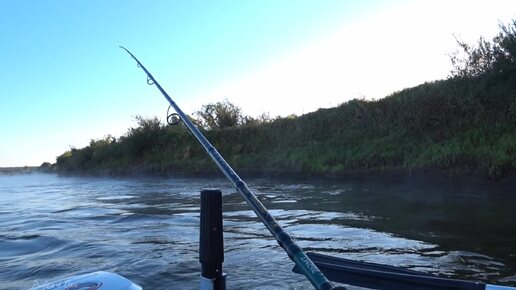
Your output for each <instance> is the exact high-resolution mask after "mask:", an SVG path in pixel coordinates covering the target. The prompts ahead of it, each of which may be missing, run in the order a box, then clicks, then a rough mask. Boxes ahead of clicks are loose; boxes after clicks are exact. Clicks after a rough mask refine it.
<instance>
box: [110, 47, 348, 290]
mask: <svg viewBox="0 0 516 290" xmlns="http://www.w3.org/2000/svg"><path fill="white" fill-rule="evenodd" d="M120 48H122V49H123V50H125V51H126V52H127V53H128V54H129V55H130V56H131V57H132V58H133V59H134V60H135V61H136V63H137V64H138V67H139V68H141V69H142V70H143V71H144V72H145V73H146V74H147V84H149V85H155V86H156V87H157V88H158V90H159V91H160V92H161V94H162V95H163V96H164V97H165V98H166V99H167V101H168V102H169V103H170V106H172V108H174V110H175V111H176V113H177V114H178V115H179V118H180V119H181V120H182V121H183V124H185V126H186V128H188V130H189V131H190V133H192V135H193V136H194V137H195V139H197V141H198V142H199V143H200V144H201V145H202V147H203V148H204V150H206V153H208V155H209V156H210V157H211V159H213V161H214V162H215V163H216V164H217V166H218V167H219V168H220V170H221V171H222V173H224V175H225V176H226V177H227V178H228V179H229V180H230V181H231V182H232V183H233V185H234V186H235V187H236V189H237V191H238V192H240V194H241V195H242V197H243V198H244V199H245V201H246V202H247V204H248V205H249V206H251V208H252V209H253V211H254V213H255V214H256V215H257V216H258V218H260V220H261V221H262V223H263V224H264V225H265V227H267V229H268V230H269V231H270V233H271V234H272V235H273V236H274V238H275V239H276V241H277V242H278V244H279V245H280V246H281V247H282V248H283V249H284V250H285V252H287V254H288V256H289V257H290V259H291V260H292V261H293V262H294V263H295V264H296V266H297V267H299V271H300V272H301V274H304V275H305V276H306V277H307V278H308V280H310V282H311V283H312V285H313V286H314V287H315V289H317V290H330V289H346V288H345V287H342V286H338V287H335V286H334V285H333V284H332V283H331V282H330V281H329V280H328V279H327V278H326V277H325V276H324V274H323V273H322V272H321V271H320V270H319V268H317V266H316V265H315V264H314V263H313V262H312V260H311V259H310V258H309V257H308V256H307V255H306V254H305V252H304V251H303V250H302V249H301V247H299V246H298V245H297V244H296V242H294V240H293V239H292V237H291V236H290V235H289V234H288V233H286V232H285V231H284V230H283V228H282V227H281V226H280V225H279V224H278V222H277V221H276V219H275V218H274V217H273V216H272V215H271V214H270V213H269V211H268V210H267V209H266V208H265V206H263V204H262V203H261V202H260V200H258V198H257V197H256V195H254V194H253V193H252V192H251V190H250V189H249V187H247V184H245V182H244V181H243V180H242V179H241V178H240V177H239V176H238V174H237V173H236V172H235V171H234V170H233V168H231V166H229V164H228V163H227V162H226V160H224V158H223V157H222V155H220V153H219V152H218V151H217V149H215V147H214V146H213V145H211V143H210V142H209V141H208V139H206V137H204V135H203V134H202V133H201V131H199V129H197V127H195V126H194V124H193V123H192V121H190V119H189V118H188V117H187V116H186V115H185V114H184V113H183V111H182V110H181V109H180V108H179V107H178V106H177V105H176V103H175V102H174V101H173V100H172V98H170V96H169V95H168V94H167V92H165V90H164V89H163V88H162V87H161V85H160V84H159V83H158V82H157V81H156V79H155V78H154V77H153V76H152V75H151V73H150V72H149V71H148V70H147V69H146V68H145V67H144V66H143V64H142V63H141V62H140V61H139V60H138V59H137V58H136V57H135V56H134V55H133V54H132V53H131V52H130V51H129V50H128V49H127V48H125V47H123V46H120Z"/></svg>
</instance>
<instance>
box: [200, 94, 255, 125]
mask: <svg viewBox="0 0 516 290" xmlns="http://www.w3.org/2000/svg"><path fill="white" fill-rule="evenodd" d="M195 114H196V115H197V116H198V118H199V120H198V121H199V124H200V125H201V126H202V127H203V128H205V129H208V130H214V129H225V128H231V127H236V126H240V125H242V124H243V123H244V121H245V117H244V116H243V114H242V110H241V109H240V108H239V107H237V106H236V105H234V104H232V103H230V102H229V101H228V100H227V99H225V100H224V101H222V102H217V103H210V104H207V105H203V106H202V108H201V110H199V111H197V112H196V113H195Z"/></svg>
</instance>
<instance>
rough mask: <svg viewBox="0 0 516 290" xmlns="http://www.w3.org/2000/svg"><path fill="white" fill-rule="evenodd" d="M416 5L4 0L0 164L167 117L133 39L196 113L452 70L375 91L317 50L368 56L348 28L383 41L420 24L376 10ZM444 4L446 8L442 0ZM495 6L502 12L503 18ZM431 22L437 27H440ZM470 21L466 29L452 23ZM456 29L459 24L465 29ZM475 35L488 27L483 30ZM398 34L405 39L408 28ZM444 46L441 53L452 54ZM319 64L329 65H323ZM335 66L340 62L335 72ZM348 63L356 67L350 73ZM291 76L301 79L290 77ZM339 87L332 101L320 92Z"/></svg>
mask: <svg viewBox="0 0 516 290" xmlns="http://www.w3.org/2000/svg"><path fill="white" fill-rule="evenodd" d="M430 2H432V1H430ZM411 3H412V2H411V1H401V0H400V1H388V2H387V1H342V0H335V1H331V0H321V1H316V0H313V1H301V0H290V1H287V0H279V1H278V0H260V1H258V0H254V1H252V0H247V1H245V0H244V1H238V0H233V1H130V0H129V1H52V0H49V1H26V0H18V1H0V36H1V42H0V138H1V139H0V140H1V141H0V167H7V166H24V165H39V164H41V163H42V162H43V161H49V162H55V157H56V156H57V155H59V154H61V153H63V152H64V151H66V150H68V149H69V148H70V146H74V147H83V146H85V145H87V143H88V142H89V140H90V139H92V138H100V137H103V136H104V135H107V134H113V135H115V136H120V135H121V134H123V133H124V132H125V131H126V130H127V128H129V127H131V126H134V125H135V123H134V121H133V120H134V117H135V116H136V115H142V116H155V115H158V116H160V117H162V116H163V115H164V114H165V112H166V108H167V104H166V101H165V100H164V99H163V98H162V96H161V95H159V93H158V92H157V90H155V88H153V87H148V86H147V85H146V84H145V76H144V74H143V73H142V72H141V71H140V70H139V69H137V68H136V66H135V64H134V62H133V61H132V60H131V59H130V58H129V57H128V55H126V54H125V53H124V52H123V51H122V50H120V49H119V48H118V45H124V46H125V47H127V48H129V49H130V50H131V51H132V52H133V53H134V54H135V55H136V56H137V57H138V58H139V59H140V60H141V61H142V62H143V63H144V64H145V65H146V66H147V68H148V69H149V70H150V71H151V72H152V73H153V75H154V76H155V77H156V78H157V79H158V81H160V83H161V84H162V86H163V87H164V88H165V89H166V90H167V91H168V92H169V93H170V94H171V95H172V96H174V97H175V99H176V102H177V103H178V104H179V105H180V106H184V109H185V111H186V112H187V113H192V112H193V111H195V110H196V109H198V108H199V106H200V104H203V103H206V102H207V101H217V100H222V99H223V98H224V97H228V98H229V99H230V101H233V102H234V103H236V104H237V105H240V106H241V107H242V108H243V109H244V113H245V112H250V113H252V114H255V113H257V112H258V111H257V110H259V111H269V112H271V113H272V115H277V114H282V115H286V114H289V113H298V114H300V113H303V112H309V111H312V110H315V109H317V108H318V107H325V106H330V105H336V104H338V103H339V102H342V101H345V100H346V99H349V98H353V97H358V96H360V95H361V94H362V93H363V92H366V93H367V94H370V95H372V97H381V96H384V95H385V94H387V92H389V90H390V91H393V90H395V89H401V88H402V87H393V86H405V85H411V84H416V83H418V82H421V81H424V80H431V79H432V78H434V79H435V78H444V77H446V75H445V73H443V72H445V71H446V70H448V69H449V68H448V67H444V66H443V67H441V68H437V69H435V70H433V71H434V74H433V75H422V76H421V77H420V78H419V79H410V82H408V80H409V78H408V77H407V78H404V77H403V76H401V77H399V78H398V79H404V80H407V82H408V83H399V84H398V83H392V82H389V83H391V85H390V86H388V85H385V86H384V87H382V86H381V85H380V84H379V85H378V86H379V87H382V88H383V89H382V90H379V91H370V92H369V91H368V90H369V89H370V88H369V87H370V86H367V85H364V86H363V88H362V87H360V88H353V90H352V91H346V90H345V89H343V87H339V86H338V85H336V84H341V83H342V86H344V84H343V83H345V81H344V80H345V79H346V78H348V74H349V73H350V70H351V68H353V67H352V66H351V64H352V61H350V60H349V59H341V58H340V57H335V56H332V57H328V58H326V59H322V58H320V57H321V55H324V54H328V55H329V53H326V51H332V53H333V54H335V55H338V54H340V51H342V53H341V54H342V55H350V54H351V53H350V52H346V51H344V50H345V49H347V48H352V47H355V48H356V47H358V48H359V49H357V50H356V51H354V53H353V58H354V59H357V58H361V57H365V56H360V55H356V54H357V52H358V51H361V50H363V49H362V48H361V47H360V43H359V42H358V43H357V39H356V38H355V39H352V38H351V36H350V35H361V36H358V37H364V39H363V41H367V39H374V38H378V39H380V40H381V41H384V42H389V40H387V39H382V37H385V36H386V35H387V36H389V34H388V33H386V32H391V33H392V32H394V31H395V30H396V31H398V30H403V27H406V26H408V25H413V26H414V25H415V27H416V28H417V27H418V26H417V25H418V23H407V22H405V23H401V26H399V27H402V28H400V29H398V28H396V27H398V26H391V27H390V28H385V29H390V30H384V28H382V26H383V24H378V23H376V24H375V25H374V26H371V27H368V25H366V24H365V23H369V24H371V23H374V20H375V19H377V20H378V19H389V21H391V20H392V22H393V23H398V24H399V22H396V21H397V20H396V19H395V18H396V17H395V15H398V14H396V13H401V14H400V15H406V14H407V11H410V9H412V8H410V7H415V6H414V4H411ZM490 3H491V2H490ZM510 3H511V2H510V1H501V2H500V3H498V5H496V4H491V5H493V6H499V8H498V9H499V10H497V11H493V12H492V13H491V14H492V15H491V14H490V16H491V18H490V19H489V20H490V21H491V22H489V23H491V24H492V25H491V27H490V28H494V30H495V31H496V28H497V22H496V21H495V20H493V19H495V18H496V19H498V20H506V19H507V17H513V16H514V15H510V14H507V12H504V13H505V14H503V13H502V11H507V10H510V11H516V9H512V8H514V7H509V6H510V5H511V4H510ZM407 5H408V6H407ZM410 5H412V6H410ZM440 5H441V6H440V7H443V8H444V7H446V6H445V2H443V3H441V4H440ZM417 6H420V5H417ZM448 6H449V5H448ZM473 6H474V5H472V7H473ZM436 7H437V8H439V7H438V5H437V6H436ZM407 9H409V10H407ZM511 9H512V10H511ZM477 10H478V12H479V13H480V12H482V11H483V10H485V9H483V8H482V7H480V6H479V8H478V9H477ZM477 10H475V11H477ZM396 11H397V12H396ZM403 11H405V12H403ZM435 11H439V9H437V10H435ZM498 11H500V13H502V14H503V15H502V14H500V16H499V17H495V16H496V15H497V14H496V13H498ZM392 13H394V14H392ZM409 14H410V13H409ZM493 15H494V16H493ZM436 16H437V15H436ZM382 17H383V18H382ZM493 17H495V18H493ZM450 18H451V17H450ZM361 21H362V22H361ZM364 21H365V22H364ZM406 21H410V20H406ZM412 21H417V20H414V19H412ZM423 21H424V20H423ZM384 22H385V21H384ZM466 24H467V22H466ZM435 26H438V25H435ZM361 27H363V28H364V33H362V32H361ZM424 27H425V29H426V28H428V27H430V28H428V29H431V27H434V25H429V24H425V26H424ZM464 27H467V26H457V27H456V28H455V29H456V30H460V29H461V28H464ZM456 30H455V31H452V32H457V33H460V32H461V31H456ZM439 31H440V30H439ZM489 31H490V30H489ZM477 32H478V33H477ZM343 33H344V34H343ZM346 33H347V34H346ZM350 33H351V34H350ZM353 33H358V34H353ZM406 33H407V32H406ZM474 33H475V34H476V36H480V35H481V34H482V31H475V32H474ZM441 34H442V33H441ZM394 36H395V35H393V36H392V37H394ZM389 37H391V36H389ZM401 37H402V38H403V39H407V34H405V35H404V36H401ZM446 37H447V38H446V39H447V40H446V41H448V42H447V43H446V46H445V47H446V48H447V49H448V48H449V47H450V46H449V43H452V42H453V38H452V36H451V33H447V35H446ZM402 38H400V39H402ZM393 39H394V41H396V42H400V41H399V40H398V39H397V38H395V37H394V38H393ZM343 40H345V41H343ZM339 45H341V46H339ZM382 45H384V44H382ZM399 45H403V46H404V47H409V46H407V45H406V44H402V43H401V44H399ZM380 46H381V45H380ZM328 49H330V50H328ZM332 49H333V50H332ZM377 49H378V48H377ZM393 49H398V50H399V47H397V46H396V47H395V46H393ZM410 49H412V50H415V49H417V48H410ZM333 54H332V55H333ZM435 54H436V55H439V57H440V59H444V58H443V54H444V52H442V51H438V52H436V53H435ZM314 55H316V56H317V57H314ZM304 60H306V61H307V62H306V63H304ZM339 61H343V62H342V63H339ZM322 63H324V64H327V65H329V67H328V66H321V67H319V66H318V65H319V64H322ZM331 64H338V69H337V68H335V67H332V66H331ZM347 64H349V65H350V67H349V70H347V71H346V67H347ZM387 65H388V64H387ZM297 66H301V68H300V67H297ZM300 70H302V71H304V70H306V71H314V72H316V73H317V75H318V76H321V75H323V74H322V73H321V72H322V71H326V72H328V73H331V75H328V76H325V77H324V79H325V80H332V79H335V83H332V84H330V83H328V84H325V83H318V82H315V79H316V78H317V77H315V76H311V75H304V74H303V75H297V73H299V71H300ZM318 70H320V71H321V72H318ZM363 73H364V74H365V73H366V72H363ZM276 74H278V75H276ZM355 74H356V70H355ZM287 75H288V76H292V77H295V78H292V79H287V78H286V76H287ZM351 75H352V74H351ZM284 77H285V79H283V78H284ZM373 77H374V76H373ZM428 78H431V79H428ZM306 79H312V80H314V81H313V82H311V81H306ZM369 81H371V76H369ZM274 82H278V83H277V84H275V83H274ZM279 83H281V84H284V85H288V86H289V87H298V88H299V89H300V90H302V91H304V92H310V93H311V94H312V95H313V97H310V96H308V95H307V96H300V95H299V94H300V93H296V92H295V91H289V90H288V89H286V88H282V87H278V86H276V85H279ZM304 83H312V85H313V87H306V88H305V87H303V84H304ZM353 83H360V82H359V81H353ZM323 87H324V88H327V91H325V90H324V89H323ZM264 88H274V92H278V93H280V92H281V101H278V103H277V104H276V103H275V101H276V100H278V98H280V97H279V96H274V94H273V93H271V92H268V91H267V90H263V91H262V89H264ZM314 88H315V89H314ZM318 88H320V90H319V89H318ZM246 89H247V90H248V91H246ZM334 92H335V93H336V97H335V98H334V99H329V98H328V99H324V98H322V99H318V98H319V97H321V96H330V95H332V93H334ZM253 94H254V95H253ZM257 94H258V95H257ZM316 94H317V95H316ZM382 94H383V95H382ZM262 97H263V99H262ZM271 98H272V99H271ZM332 98H333V97H332ZM305 101H306V102H305ZM258 103H259V104H260V105H261V106H262V107H260V106H258V105H256V104H258ZM294 103H295V104H296V105H294Z"/></svg>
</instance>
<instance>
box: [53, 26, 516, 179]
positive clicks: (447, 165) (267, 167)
mask: <svg viewBox="0 0 516 290" xmlns="http://www.w3.org/2000/svg"><path fill="white" fill-rule="evenodd" d="M504 28H505V29H506V31H504V30H503V29H504ZM515 28H516V22H515V23H513V24H512V26H509V27H502V31H501V33H500V35H499V36H497V37H498V38H495V39H494V40H493V43H494V44H491V45H490V46H489V45H488V48H489V49H487V50H486V48H485V46H486V44H485V43H486V42H485V41H484V43H482V41H483V40H481V41H480V42H479V44H478V46H477V47H476V48H471V47H469V46H462V48H463V49H464V52H465V53H466V54H467V56H466V58H464V59H459V58H457V57H456V56H454V57H455V58H454V59H452V61H453V62H454V64H455V69H454V74H453V77H450V78H449V79H446V80H441V81H437V82H432V83H425V84H422V85H419V86H417V87H413V88H409V89H404V90H402V91H399V92H396V93H394V94H392V95H390V96H388V97H386V98H383V99H381V100H377V101H366V100H352V101H349V102H346V103H344V104H342V105H340V106H338V107H335V108H330V109H320V110H318V111H316V112H313V113H309V114H306V115H302V116H300V117H289V118H278V119H275V120H274V121H271V122H247V123H240V124H239V125H238V126H233V127H224V128H214V127H210V128H208V129H207V130H204V133H205V134H206V136H207V138H208V139H209V140H210V141H211V142H212V143H213V144H214V145H215V147H216V148H218V149H219V151H220V152H221V154H222V155H223V156H224V157H225V158H226V160H227V161H228V162H229V163H230V164H231V165H232V166H233V167H234V168H235V169H236V170H237V171H243V172H248V173H254V174H269V175H272V174H274V175H277V174H287V175H303V176H337V177H338V176H345V175H349V174H357V173H367V172H373V171H374V172H410V171H425V170H428V171H433V172H435V171H439V172H444V173H446V174H455V173H472V174H482V175H484V176H486V177H489V178H492V179H500V178H503V177H505V176H508V174H510V173H511V172H514V169H515V167H516V85H515V84H516V61H515V59H516V32H515ZM507 29H508V30H507ZM483 45H484V46H483ZM497 45H498V46H497ZM55 168H56V169H57V170H58V171H59V172H70V173H95V174H134V173H138V174H141V173H145V174H199V173H212V172H216V171H217V169H216V168H215V166H214V165H213V164H212V162H211V160H209V159H208V157H207V154H206V153H204V152H203V151H202V149H201V147H200V145H198V144H196V142H195V140H194V139H193V137H192V136H190V135H189V133H188V132H187V130H186V128H184V127H183V126H182V125H179V126H165V125H163V124H161V123H160V122H159V121H158V120H157V119H139V120H138V126H137V127H135V128H131V129H129V130H128V132H127V133H126V134H125V135H124V136H122V137H120V138H118V139H115V138H112V137H108V138H104V139H101V140H92V141H91V143H90V145H89V146H87V147H85V148H81V149H72V150H70V151H68V152H65V153H64V154H62V155H61V156H59V157H58V158H57V163H56V164H55Z"/></svg>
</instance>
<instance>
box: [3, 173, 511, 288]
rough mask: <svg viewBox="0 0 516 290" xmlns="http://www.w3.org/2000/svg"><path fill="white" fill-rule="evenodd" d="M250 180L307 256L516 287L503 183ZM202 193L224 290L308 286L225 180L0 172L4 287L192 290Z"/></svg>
mask: <svg viewBox="0 0 516 290" xmlns="http://www.w3.org/2000/svg"><path fill="white" fill-rule="evenodd" d="M247 182H248V185H249V186H250V187H251V189H253V190H254V191H255V193H256V194H257V195H258V196H259V199H260V200H261V201H262V202H263V203H264V204H265V206H266V207H267V208H268V209H269V210H270V211H271V213H272V214H273V215H274V216H275V217H276V219H277V220H278V221H279V222H280V224H281V225H282V226H283V227H284V228H285V230H286V231H288V232H289V233H291V234H292V235H293V236H294V238H295V239H296V241H297V242H298V243H299V244H300V246H301V247H303V248H304V249H305V250H306V251H316V252H320V253H326V254H332V255H337V256H341V257H345V258H350V259H356V260H363V261H369V262H375V263H384V264H389V265H396V266H402V267H406V268H409V269H413V270H418V271H424V272H429V273H434V274H438V275H441V276H445V277H451V278H462V279H473V280H480V281H484V282H486V281H487V282H492V283H497V284H506V285H512V286H514V285H516V246H515V245H516V230H515V229H516V217H515V214H514V213H515V211H516V196H514V192H513V191H514V190H513V189H511V187H510V186H508V185H503V184H487V183H478V184H471V183H467V182H462V183H460V182H439V183H435V182H422V181H415V180H403V181H402V180H391V181H378V182H371V181H354V182H353V181H342V182H337V181H289V180H282V181H278V180H267V179H252V180H247ZM204 188H220V189H221V190H222V192H223V204H224V205H223V211H224V243H225V261H224V271H225V272H226V273H227V274H228V277H227V286H228V287H227V288H228V289H310V288H311V285H310V283H309V282H307V281H306V279H305V278H304V277H303V276H301V275H298V274H294V273H292V272H291V269H292V267H293V263H292V262H291V261H290V260H289V258H288V257H287V255H286V254H285V253H284V252H283V250H282V249H281V248H280V247H279V246H278V245H277V243H276V241H274V240H273V239H272V238H271V236H270V234H269V233H268V231H267V230H266V229H265V227H264V226H263V225H262V224H261V222H259V221H258V219H257V218H256V217H255V215H254V213H253V212H252V211H251V210H250V209H249V207H248V206H247V204H246V203H245V201H244V200H243V199H242V198H241V197H240V195H239V194H238V193H236V192H235V190H234V189H233V188H232V187H231V185H230V184H229V183H228V182H227V181H226V180H225V179H222V178H221V179H201V178H150V177H149V178H117V179H114V178H93V177H61V176H57V175H51V174H19V175H8V176H7V175H4V176H2V175H0V289H28V288H30V287H32V286H33V285H34V283H39V284H41V283H44V282H45V281H49V280H52V279H55V278H64V277H67V276H71V275H76V274H81V273H86V272H92V271H98V270H105V271H112V272H116V273H118V274H121V275H124V276H126V277H127V278H129V279H131V280H132V281H134V282H137V283H138V284H140V285H142V286H143V287H144V289H198V288H199V274H200V264H199V262H198V247H199V201H200V194H199V192H200V191H201V190H202V189H204ZM350 289H356V288H350Z"/></svg>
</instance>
